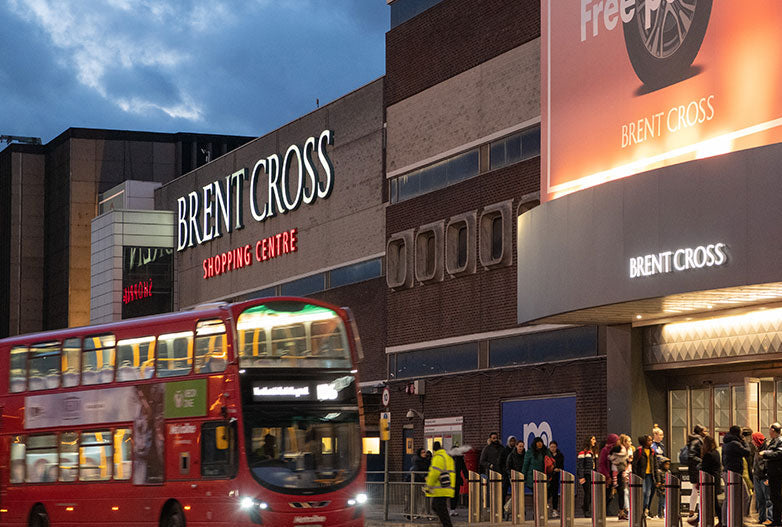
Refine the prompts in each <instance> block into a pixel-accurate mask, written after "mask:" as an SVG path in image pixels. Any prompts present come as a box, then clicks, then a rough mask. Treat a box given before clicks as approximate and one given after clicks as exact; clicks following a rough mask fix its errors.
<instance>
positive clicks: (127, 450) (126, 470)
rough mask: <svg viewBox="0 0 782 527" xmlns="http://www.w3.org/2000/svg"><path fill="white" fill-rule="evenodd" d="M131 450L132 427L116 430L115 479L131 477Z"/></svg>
mask: <svg viewBox="0 0 782 527" xmlns="http://www.w3.org/2000/svg"><path fill="white" fill-rule="evenodd" d="M131 451H132V445H131V441H130V429H129V428H118V429H117V430H114V479H130V472H131V463H132V461H131Z"/></svg>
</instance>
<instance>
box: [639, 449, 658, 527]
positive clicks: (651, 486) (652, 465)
mask: <svg viewBox="0 0 782 527" xmlns="http://www.w3.org/2000/svg"><path fill="white" fill-rule="evenodd" d="M638 443H639V444H640V446H639V447H638V450H637V451H636V453H635V456H634V457H633V474H635V475H636V476H638V477H639V478H641V479H643V511H644V517H647V518H648V517H649V509H650V507H651V506H652V497H654V491H655V490H656V489H657V487H659V486H660V482H659V481H658V479H657V477H658V476H657V454H655V452H654V449H653V448H652V436H650V435H648V434H647V435H643V436H641V437H639V438H638Z"/></svg>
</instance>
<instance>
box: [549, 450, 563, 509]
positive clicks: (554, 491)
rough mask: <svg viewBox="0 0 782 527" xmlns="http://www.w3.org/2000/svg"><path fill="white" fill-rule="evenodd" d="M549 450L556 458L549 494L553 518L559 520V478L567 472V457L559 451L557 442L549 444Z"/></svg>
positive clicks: (550, 477) (550, 479) (550, 476)
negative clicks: (563, 472)
mask: <svg viewBox="0 0 782 527" xmlns="http://www.w3.org/2000/svg"><path fill="white" fill-rule="evenodd" d="M548 449H549V452H550V453H551V457H553V458H554V472H552V473H551V474H549V475H548V476H549V481H548V494H549V497H550V498H551V509H552V510H551V517H552V518H559V476H560V475H561V474H562V471H563V470H565V455H564V454H563V453H562V451H561V450H560V449H559V444H558V443H557V442H556V441H551V442H549V444H548ZM544 466H545V463H544Z"/></svg>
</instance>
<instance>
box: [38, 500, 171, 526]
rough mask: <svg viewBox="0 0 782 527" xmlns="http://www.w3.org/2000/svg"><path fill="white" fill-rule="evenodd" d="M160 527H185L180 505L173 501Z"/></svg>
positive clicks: (164, 514)
mask: <svg viewBox="0 0 782 527" xmlns="http://www.w3.org/2000/svg"><path fill="white" fill-rule="evenodd" d="M47 525H48V524H47ZM160 527H185V513H184V511H183V510H182V507H181V506H180V505H179V503H177V502H175V501H172V502H171V503H169V504H168V506H167V507H166V509H165V512H164V513H163V517H162V519H161V520H160Z"/></svg>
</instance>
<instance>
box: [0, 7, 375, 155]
mask: <svg viewBox="0 0 782 527" xmlns="http://www.w3.org/2000/svg"><path fill="white" fill-rule="evenodd" d="M388 20H389V12H388V7H387V5H386V2H385V0H176V1H172V0H166V1H165V2H164V1H156V0H0V135H24V136H36V137H41V138H42V139H43V141H44V143H46V142H48V141H50V140H51V139H53V138H54V137H56V136H57V135H59V134H60V133H62V132H63V131H64V130H66V129H67V128H70V127H85V128H110V129H123V130H144V131H160V132H205V133H224V134H239V135H249V136H259V135H262V134H264V133H266V132H269V131H271V130H274V129H275V128H278V127H279V126H281V125H283V124H285V123H287V122H289V121H291V120H293V119H295V118H297V117H299V116H301V115H303V114H305V113H307V112H310V111H312V110H314V109H315V100H316V98H317V99H320V103H321V105H322V104H324V103H327V102H329V101H332V100H334V99H335V98H337V97H340V96H341V95H344V94H345V93H347V92H349V91H352V90H354V89H356V88H358V87H360V86H362V85H364V84H366V83H367V82H370V81H371V80H374V79H376V78H377V77H380V76H381V75H383V73H384V68H385V64H384V60H385V59H384V45H385V37H384V35H385V32H386V31H387V30H388ZM4 146H5V145H4V144H0V149H2V148H3V147H4Z"/></svg>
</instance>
